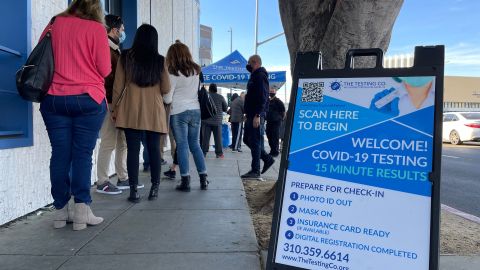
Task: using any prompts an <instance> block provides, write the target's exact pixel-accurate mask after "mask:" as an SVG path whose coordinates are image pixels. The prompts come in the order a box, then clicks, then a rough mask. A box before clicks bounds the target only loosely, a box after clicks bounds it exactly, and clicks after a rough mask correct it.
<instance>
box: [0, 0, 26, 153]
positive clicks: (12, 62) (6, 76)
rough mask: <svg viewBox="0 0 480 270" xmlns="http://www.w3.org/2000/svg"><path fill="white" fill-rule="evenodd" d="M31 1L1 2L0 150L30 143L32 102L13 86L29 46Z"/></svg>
mask: <svg viewBox="0 0 480 270" xmlns="http://www.w3.org/2000/svg"><path fill="white" fill-rule="evenodd" d="M30 1H31V0H15V1H0V25H2V30H1V31H0V149H5V148H14V147H22V146H31V145H32V143H33V132H32V104H31V103H30V102H26V101H24V100H22V99H21V98H20V96H19V95H18V93H17V90H16V87H15V73H16V71H17V70H18V69H19V68H20V67H21V66H22V65H23V63H25V61H26V58H27V55H28V53H29V52H30V47H31V46H30V29H31V18H30Z"/></svg>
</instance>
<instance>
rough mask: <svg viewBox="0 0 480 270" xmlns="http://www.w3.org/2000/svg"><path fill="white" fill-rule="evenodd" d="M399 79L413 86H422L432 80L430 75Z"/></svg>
mask: <svg viewBox="0 0 480 270" xmlns="http://www.w3.org/2000/svg"><path fill="white" fill-rule="evenodd" d="M399 79H400V80H402V81H403V82H405V83H406V84H408V85H410V86H412V87H421V86H424V85H426V84H428V83H429V82H431V81H432V77H430V76H419V77H399Z"/></svg>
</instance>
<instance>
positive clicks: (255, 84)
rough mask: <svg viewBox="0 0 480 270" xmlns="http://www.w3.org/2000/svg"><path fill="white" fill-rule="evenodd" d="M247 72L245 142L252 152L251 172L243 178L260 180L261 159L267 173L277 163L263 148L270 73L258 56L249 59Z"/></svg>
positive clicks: (263, 170)
mask: <svg viewBox="0 0 480 270" xmlns="http://www.w3.org/2000/svg"><path fill="white" fill-rule="evenodd" d="M247 70H248V71H249V72H250V73H251V75H250V79H249V80H248V84H247V95H246V96H245V105H244V109H245V114H246V117H247V120H246V122H245V135H244V138H243V141H244V142H245V144H246V145H247V146H248V147H249V148H250V150H251V152H252V164H251V170H250V171H249V172H247V173H246V174H244V175H242V176H241V177H242V178H253V179H259V178H260V159H262V160H263V169H262V171H261V173H262V174H263V173H265V172H266V171H267V170H268V169H269V168H270V167H271V166H272V165H273V163H274V162H275V160H274V159H273V157H272V156H270V155H269V154H267V153H266V152H265V150H264V148H263V134H264V123H265V116H266V113H267V111H268V91H269V88H270V87H269V83H268V73H267V71H266V70H265V68H263V67H262V59H261V58H260V56H258V55H252V56H250V58H249V59H248V64H247Z"/></svg>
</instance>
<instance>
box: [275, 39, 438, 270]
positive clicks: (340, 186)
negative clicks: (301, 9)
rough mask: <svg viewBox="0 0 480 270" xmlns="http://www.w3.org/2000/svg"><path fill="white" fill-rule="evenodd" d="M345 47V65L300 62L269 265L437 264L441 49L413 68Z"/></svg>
mask: <svg viewBox="0 0 480 270" xmlns="http://www.w3.org/2000/svg"><path fill="white" fill-rule="evenodd" d="M349 53H350V54H349V56H347V59H348V60H347V68H346V69H344V70H317V69H316V66H309V63H310V64H313V63H315V61H314V60H312V58H315V54H304V55H300V56H299V57H298V58H297V69H296V70H295V78H294V80H295V81H294V83H295V86H296V89H297V91H296V93H295V95H292V100H291V102H290V108H289V118H288V124H289V128H288V129H287V130H289V131H290V132H289V134H288V137H287V139H286V140H285V141H286V142H285V144H286V145H284V148H283V149H288V152H287V151H285V153H283V156H282V165H281V168H284V169H283V170H282V172H281V175H280V179H279V182H278V184H279V185H278V192H277V198H276V199H277V200H276V205H275V213H274V220H273V226H272V234H271V235H272V237H271V245H270V249H269V256H268V262H267V264H268V269H343V270H347V269H348V270H365V269H370V270H384V269H389V270H404V269H409V270H427V269H437V268H438V226H439V200H438V195H439V194H438V192H439V181H440V158H441V119H442V96H443V47H429V48H423V47H417V48H416V54H415V58H416V59H418V60H417V61H416V62H415V66H414V67H413V68H409V69H383V68H382V67H381V62H382V55H383V53H382V52H381V50H378V49H374V50H354V51H351V52H349ZM356 54H358V55H361V56H363V55H374V56H376V57H377V66H376V67H375V68H372V69H351V68H350V67H349V65H350V63H351V61H350V60H351V59H352V58H353V57H354V56H355V55H356ZM425 55H429V56H430V57H433V56H435V57H437V58H430V57H425ZM438 57H440V58H441V59H440V61H438V60H439V59H438ZM302 59H303V60H305V61H303V60H302ZM424 59H426V61H425V62H422V61H423V60H424ZM428 59H436V60H435V61H437V62H438V63H436V62H435V61H433V62H432V61H430V60H428ZM429 61H430V62H429ZM379 63H380V64H379Z"/></svg>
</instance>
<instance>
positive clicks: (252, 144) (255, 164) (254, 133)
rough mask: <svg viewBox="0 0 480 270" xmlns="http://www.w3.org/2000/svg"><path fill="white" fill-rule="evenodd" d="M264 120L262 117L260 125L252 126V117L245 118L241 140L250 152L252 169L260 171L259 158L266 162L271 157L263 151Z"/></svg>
mask: <svg viewBox="0 0 480 270" xmlns="http://www.w3.org/2000/svg"><path fill="white" fill-rule="evenodd" d="M264 123H265V120H264V119H263V117H262V118H261V119H260V126H259V127H257V128H254V127H253V118H247V121H246V122H245V134H244V137H243V142H244V143H245V144H246V145H247V146H248V148H250V150H251V152H252V164H251V166H252V171H253V172H256V173H260V159H261V160H263V162H267V161H269V160H271V159H272V157H271V156H270V155H269V154H267V152H265V149H264V146H263V133H264V130H263V127H264Z"/></svg>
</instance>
